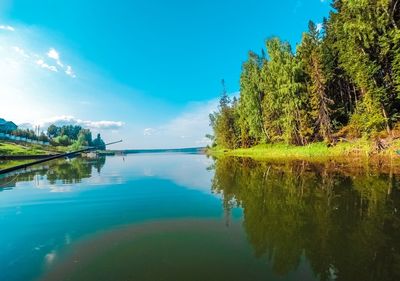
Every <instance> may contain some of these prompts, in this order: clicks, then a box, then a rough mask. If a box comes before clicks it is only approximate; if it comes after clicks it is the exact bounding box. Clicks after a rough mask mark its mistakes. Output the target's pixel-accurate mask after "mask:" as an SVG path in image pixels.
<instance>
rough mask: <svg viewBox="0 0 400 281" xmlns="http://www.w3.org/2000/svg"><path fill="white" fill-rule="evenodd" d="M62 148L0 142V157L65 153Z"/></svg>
mask: <svg viewBox="0 0 400 281" xmlns="http://www.w3.org/2000/svg"><path fill="white" fill-rule="evenodd" d="M65 150H66V148H64V147H54V146H46V145H39V144H28V143H14V142H9V141H1V142H0V155H3V156H35V155H48V154H57V153H62V152H65Z"/></svg>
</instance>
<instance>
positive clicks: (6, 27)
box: [0, 25, 15, 31]
mask: <svg viewBox="0 0 400 281" xmlns="http://www.w3.org/2000/svg"><path fill="white" fill-rule="evenodd" d="M0 29H1V30H7V31H15V28H14V27H12V26H11V25H0Z"/></svg>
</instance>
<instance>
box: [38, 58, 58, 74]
mask: <svg viewBox="0 0 400 281" xmlns="http://www.w3.org/2000/svg"><path fill="white" fill-rule="evenodd" d="M36 64H37V65H39V66H40V67H42V68H45V69H48V70H50V71H53V72H58V69H57V67H55V66H54V65H48V64H47V63H45V62H44V61H43V60H37V61H36Z"/></svg>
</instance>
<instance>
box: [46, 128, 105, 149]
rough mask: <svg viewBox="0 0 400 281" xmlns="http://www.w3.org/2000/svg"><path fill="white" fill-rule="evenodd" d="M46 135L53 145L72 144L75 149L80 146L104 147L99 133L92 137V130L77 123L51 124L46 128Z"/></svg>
mask: <svg viewBox="0 0 400 281" xmlns="http://www.w3.org/2000/svg"><path fill="white" fill-rule="evenodd" d="M47 136H48V137H49V138H50V140H51V143H52V144H54V145H61V146H69V145H72V146H73V148H76V149H78V148H80V147H82V146H95V147H98V148H99V149H103V150H104V149H105V143H104V141H103V140H102V139H101V136H100V134H97V137H96V138H95V139H92V132H91V131H90V130H89V129H85V128H82V127H81V126H78V125H64V126H61V127H58V126H56V125H54V124H52V125H50V126H49V127H48V129H47Z"/></svg>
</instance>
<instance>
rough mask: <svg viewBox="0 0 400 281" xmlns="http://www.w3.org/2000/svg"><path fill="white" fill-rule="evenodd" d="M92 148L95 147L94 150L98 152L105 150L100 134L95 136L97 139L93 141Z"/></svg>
mask: <svg viewBox="0 0 400 281" xmlns="http://www.w3.org/2000/svg"><path fill="white" fill-rule="evenodd" d="M92 146H94V147H96V149H98V150H105V149H106V144H105V143H104V141H103V140H102V139H101V136H100V134H97V138H96V139H94V140H93V143H92Z"/></svg>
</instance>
